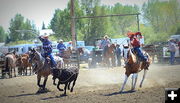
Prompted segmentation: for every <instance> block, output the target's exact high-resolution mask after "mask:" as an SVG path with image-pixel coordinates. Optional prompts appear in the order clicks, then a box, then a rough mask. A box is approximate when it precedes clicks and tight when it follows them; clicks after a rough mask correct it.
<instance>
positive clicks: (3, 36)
mask: <svg viewBox="0 0 180 103" xmlns="http://www.w3.org/2000/svg"><path fill="white" fill-rule="evenodd" d="M6 36H7V34H6V33H5V31H4V29H3V27H2V26H0V37H1V38H0V42H5V40H6Z"/></svg>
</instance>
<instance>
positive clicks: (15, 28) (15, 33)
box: [9, 14, 36, 42]
mask: <svg viewBox="0 0 180 103" xmlns="http://www.w3.org/2000/svg"><path fill="white" fill-rule="evenodd" d="M9 31H10V33H9V37H10V40H11V41H12V42H15V41H19V40H30V39H33V38H34V37H35V36H36V29H35V25H34V24H33V23H31V21H30V20H28V19H26V21H25V20H24V17H23V16H22V15H21V14H16V15H15V17H14V18H13V19H11V21H10V27H9ZM20 31H21V32H20ZM32 31H33V32H32ZM22 32H23V33H22ZM22 34H24V35H22Z"/></svg>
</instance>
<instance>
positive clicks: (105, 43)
mask: <svg viewBox="0 0 180 103" xmlns="http://www.w3.org/2000/svg"><path fill="white" fill-rule="evenodd" d="M108 44H110V40H109V39H107V40H102V42H101V45H100V48H102V49H103V48H104V47H105V46H107V45H108Z"/></svg>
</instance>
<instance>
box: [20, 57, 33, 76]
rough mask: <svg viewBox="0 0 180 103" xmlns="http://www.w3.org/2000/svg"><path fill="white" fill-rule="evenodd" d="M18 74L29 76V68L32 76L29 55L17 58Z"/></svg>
mask: <svg viewBox="0 0 180 103" xmlns="http://www.w3.org/2000/svg"><path fill="white" fill-rule="evenodd" d="M17 66H18V73H19V74H21V75H23V74H24V75H27V71H28V68H29V70H30V75H31V67H32V65H31V63H29V54H26V53H25V54H22V55H20V56H19V57H18V58H17Z"/></svg>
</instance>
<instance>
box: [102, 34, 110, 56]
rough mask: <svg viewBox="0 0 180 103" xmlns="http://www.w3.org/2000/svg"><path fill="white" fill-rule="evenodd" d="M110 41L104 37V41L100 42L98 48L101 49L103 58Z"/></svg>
mask: <svg viewBox="0 0 180 103" xmlns="http://www.w3.org/2000/svg"><path fill="white" fill-rule="evenodd" d="M110 43H111V41H110V39H109V37H108V36H107V35H105V36H104V39H103V40H102V41H101V44H100V48H101V49H103V56H104V55H105V52H106V51H107V48H108V45H110Z"/></svg>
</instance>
